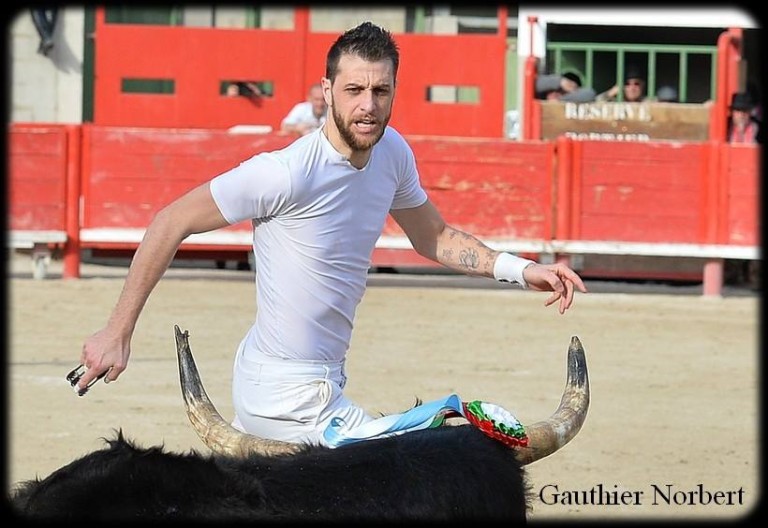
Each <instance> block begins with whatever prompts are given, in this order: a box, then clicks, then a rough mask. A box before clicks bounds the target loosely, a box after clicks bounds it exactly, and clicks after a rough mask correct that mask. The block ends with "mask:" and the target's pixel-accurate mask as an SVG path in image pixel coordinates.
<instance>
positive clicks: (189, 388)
mask: <svg viewBox="0 0 768 528" xmlns="http://www.w3.org/2000/svg"><path fill="white" fill-rule="evenodd" d="M174 330H175V333H176V356H177V359H178V362H179V381H180V383H181V394H182V396H183V397H184V404H185V406H186V409H187V417H188V418H189V421H190V422H191V423H192V426H193V427H194V428H195V431H196V432H197V435H198V436H199V437H200V439H201V440H202V441H203V443H204V444H205V445H206V446H208V448H209V449H210V450H211V451H213V452H214V453H218V454H222V455H229V456H235V457H238V458H240V457H246V456H248V455H251V454H258V455H267V456H273V455H284V454H290V453H295V452H296V451H298V450H299V449H300V446H299V445H298V444H291V443H288V442H279V441H277V440H267V439H264V438H259V437H256V436H253V435H248V434H244V433H241V432H240V431H238V430H237V429H235V428H234V427H232V426H231V425H230V424H229V423H228V422H227V421H225V420H224V418H222V417H221V414H219V411H217V410H216V407H215V406H214V405H213V403H211V400H210V398H208V394H207V393H206V392H205V388H204V387H203V383H202V381H201V380H200V373H199V372H198V371H197V365H195V359H194V357H192V350H191V348H190V346H189V332H188V331H186V330H185V331H184V332H182V331H181V329H180V328H179V327H178V325H175V326H174Z"/></svg>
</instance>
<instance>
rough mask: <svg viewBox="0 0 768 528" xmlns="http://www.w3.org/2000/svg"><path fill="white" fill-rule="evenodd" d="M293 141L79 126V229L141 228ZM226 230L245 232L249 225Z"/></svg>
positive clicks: (223, 133) (216, 132) (208, 132)
mask: <svg viewBox="0 0 768 528" xmlns="http://www.w3.org/2000/svg"><path fill="white" fill-rule="evenodd" d="M292 140H293V138H291V137H287V136H282V135H275V134H265V135H253V134H249V135H239V134H230V133H228V132H226V131H222V130H197V129H149V128H123V127H102V126H84V137H83V144H84V152H83V183H82V194H83V205H82V207H83V210H82V226H81V227H82V228H84V229H94V228H97V229H104V228H113V229H123V228H142V229H143V228H146V227H147V225H149V222H150V221H151V220H152V216H153V215H154V213H156V212H157V211H159V210H160V209H161V208H162V207H163V206H164V205H166V204H168V203H170V202H171V201H173V200H174V199H175V198H177V197H179V196H181V195H182V194H183V193H185V192H186V191H189V190H191V189H192V188H193V187H195V186H197V185H199V184H201V183H203V182H205V181H208V180H210V179H211V178H212V177H214V176H216V175H217V174H219V173H221V172H224V171H226V170H228V169H230V168H233V167H235V166H237V165H238V164H239V163H240V162H241V161H244V160H246V159H248V158H250V157H252V156H253V155H254V154H256V153H258V152H262V151H267V150H275V149H278V148H282V147H284V146H287V145H288V144H289V143H290V142H291V141H292ZM226 229H229V230H240V231H243V230H250V224H248V223H241V224H238V225H236V226H230V227H228V228H226ZM118 242H119V241H118ZM134 245H135V244H134Z"/></svg>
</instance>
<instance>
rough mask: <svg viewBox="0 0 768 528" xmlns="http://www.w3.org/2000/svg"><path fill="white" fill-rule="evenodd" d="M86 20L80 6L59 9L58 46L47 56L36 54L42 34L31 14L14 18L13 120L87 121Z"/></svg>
mask: <svg viewBox="0 0 768 528" xmlns="http://www.w3.org/2000/svg"><path fill="white" fill-rule="evenodd" d="M54 5H55V3H54ZM83 22H84V14H83V9H82V8H81V7H60V8H59V11H58V19H57V21H56V26H55V29H54V47H53V49H52V50H51V51H50V52H49V54H48V56H45V55H42V54H40V53H38V52H37V48H38V46H39V44H40V36H39V35H38V33H37V30H36V29H35V26H34V24H33V23H32V15H31V13H30V10H29V9H22V10H20V11H18V12H17V14H16V15H15V16H14V18H13V20H12V22H11V24H10V25H9V26H8V27H9V34H8V35H7V36H6V38H7V39H8V44H9V48H10V49H9V55H8V56H9V57H10V64H9V65H8V73H9V75H10V79H9V87H10V94H9V95H10V97H9V104H10V108H9V109H8V110H9V112H8V114H9V115H8V117H9V120H10V121H11V122H34V123H80V122H82V115H83V104H82V103H83V31H84V26H83Z"/></svg>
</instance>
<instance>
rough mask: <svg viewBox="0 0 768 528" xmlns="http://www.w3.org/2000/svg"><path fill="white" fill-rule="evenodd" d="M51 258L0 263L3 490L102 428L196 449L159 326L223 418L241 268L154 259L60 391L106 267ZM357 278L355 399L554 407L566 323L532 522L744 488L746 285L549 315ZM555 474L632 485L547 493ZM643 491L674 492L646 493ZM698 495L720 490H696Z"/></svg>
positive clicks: (590, 302)
mask: <svg viewBox="0 0 768 528" xmlns="http://www.w3.org/2000/svg"><path fill="white" fill-rule="evenodd" d="M55 266H56V263H55V262H54V264H53V266H52V268H51V274H50V275H49V276H48V277H47V278H46V279H43V280H33V279H32V278H31V271H30V265H29V260H28V258H23V259H18V258H13V259H9V265H8V272H7V275H8V277H9V278H8V284H7V286H8V310H7V322H8V323H9V326H8V328H9V330H10V333H9V336H8V338H7V344H8V354H7V375H8V377H7V381H8V382H9V383H8V384H7V388H8V389H7V392H6V394H7V397H8V398H9V401H8V405H7V410H8V412H7V416H8V428H7V432H8V434H7V440H8V443H9V446H8V449H7V461H6V462H7V463H6V467H7V475H6V479H7V483H6V489H9V488H10V487H12V486H13V484H14V483H16V482H18V481H20V480H25V479H31V478H34V477H36V476H39V477H44V476H47V475H48V474H49V473H51V472H52V471H54V470H55V469H57V468H59V467H61V466H62V465H64V464H67V463H68V462H70V461H71V460H73V459H74V458H76V457H79V456H81V455H83V454H85V453H86V452H89V451H91V450H94V449H98V448H100V447H102V446H103V442H102V440H101V438H102V437H111V436H112V435H113V431H114V430H115V429H117V428H122V429H123V431H124V432H125V433H126V434H127V436H129V437H131V438H133V439H135V440H137V441H138V443H140V444H142V445H151V444H164V445H165V447H166V448H167V449H169V450H173V451H188V450H189V449H192V448H194V449H197V450H200V451H203V452H205V451H206V448H205V447H204V445H203V444H202V443H201V441H200V440H199V439H198V438H197V436H196V434H195V432H194V431H193V429H192V427H191V426H190V424H189V423H188V420H187V417H186V414H185V412H184V407H183V403H182V399H181V396H180V391H179V383H178V374H177V367H176V357H175V344H174V337H173V326H174V324H178V325H179V326H181V328H182V329H188V330H189V331H190V343H191V347H192V351H193V353H194V354H195V358H196V360H197V363H198V367H199V368H200V372H201V375H202V378H203V382H204V384H205V386H206V389H207V391H208V394H209V396H210V397H211V399H212V400H213V401H214V403H216V405H217V407H218V408H219V410H220V412H221V413H222V414H223V415H224V416H225V417H226V418H230V417H231V416H232V407H231V402H230V394H229V387H230V381H231V362H232V356H233V353H234V350H235V347H236V346H237V344H238V342H239V341H240V339H241V338H242V336H243V334H244V332H245V331H246V330H247V328H248V327H249V325H250V324H251V321H252V317H253V313H254V310H255V306H254V286H253V282H252V275H251V273H250V272H245V271H235V270H227V269H225V270H213V269H211V270H207V271H199V270H198V271H194V270H189V269H175V268H174V269H171V270H169V272H168V274H167V277H166V279H165V280H163V281H161V283H160V284H159V286H158V287H157V289H156V290H155V292H154V293H153V294H152V296H151V297H150V300H149V302H148V304H147V306H146V308H145V310H144V313H143V315H142V317H141V319H140V320H139V324H138V327H137V329H136V333H135V337H134V340H133V356H132V360H131V362H130V363H129V366H128V369H127V370H126V372H125V373H124V374H123V375H122V376H121V378H120V379H119V380H118V382H117V383H114V384H110V385H104V384H103V383H98V384H97V385H96V386H94V387H93V388H92V390H91V392H90V393H89V394H88V395H87V396H85V397H82V398H78V397H77V396H76V395H75V394H74V393H73V392H72V390H71V389H70V387H69V385H68V383H67V382H66V381H65V380H64V376H65V375H66V373H67V372H68V371H69V370H70V369H71V368H73V367H74V366H76V365H77V364H78V363H79V361H78V360H79V356H80V349H81V347H82V342H83V340H84V339H85V338H86V337H87V336H88V335H90V334H91V333H92V332H94V331H96V330H97V329H98V328H100V327H101V325H103V323H104V322H105V320H106V317H107V315H108V313H109V311H110V310H111V308H112V306H113V303H114V302H115V300H116V298H117V296H118V293H119V291H120V289H121V287H122V278H123V277H124V275H125V268H124V267H114V266H112V267H110V266H103V265H95V264H91V265H85V266H83V276H82V278H81V279H80V280H62V279H60V278H58V277H60V272H59V275H58V277H57V276H56V273H57V272H56V268H55ZM475 280H478V281H483V279H475ZM371 282H372V285H371V287H370V288H369V289H368V292H367V293H366V296H365V297H364V299H363V302H362V304H361V305H360V308H359V310H358V317H357V326H356V330H355V332H354V336H353V341H352V347H351V351H350V353H349V359H348V366H347V371H348V376H349V382H348V385H347V390H348V394H349V396H351V397H352V398H353V399H355V400H357V401H358V402H359V403H361V404H362V405H364V406H365V407H366V408H368V409H370V410H371V411H372V412H378V411H380V412H385V413H386V412H399V411H401V410H403V409H405V408H408V407H410V406H411V405H412V404H413V403H414V401H415V398H416V397H419V398H421V399H423V400H425V401H429V400H432V399H436V398H439V397H442V396H445V395H447V394H449V393H451V392H456V393H458V394H459V395H460V396H461V397H462V398H463V399H466V400H472V399H481V400H486V401H490V402H494V403H497V404H499V405H502V406H503V407H505V408H507V409H508V410H510V411H511V412H513V413H514V414H515V415H516V416H517V417H518V418H519V419H520V420H521V421H522V422H523V423H530V422H533V421H537V420H539V419H542V418H544V417H546V416H548V415H549V414H550V413H551V412H552V411H554V409H555V408H556V407H557V404H558V402H559V399H560V395H561V392H562V389H563V385H564V382H565V359H566V353H567V349H568V344H569V342H570V339H571V336H574V335H576V336H578V337H579V338H580V339H581V341H582V343H583V345H584V347H585V349H586V352H587V361H588V366H589V377H590V382H591V388H592V404H591V407H590V410H589V415H588V417H587V420H586V423H585V424H584V427H583V429H582V430H581V432H580V433H579V435H578V436H577V437H576V438H575V439H574V440H573V441H572V442H571V443H570V444H568V445H567V446H566V447H565V448H563V449H562V450H561V451H559V452H558V453H555V454H554V455H552V456H551V457H548V458H546V459H543V460H541V461H538V462H536V463H535V464H532V465H530V466H529V467H528V471H529V472H528V474H529V480H530V484H531V488H532V490H533V492H534V493H535V499H534V501H533V509H532V511H531V514H530V519H531V521H532V522H535V521H539V520H541V521H548V520H559V519H567V520H607V519H640V520H650V519H654V520H664V519H667V520H685V519H694V520H704V519H713V518H714V519H730V520H735V519H738V518H740V517H742V516H744V515H746V514H748V513H749V512H750V511H751V510H752V509H753V508H755V506H756V505H758V504H759V503H760V502H761V501H760V499H761V491H762V490H761V489H759V458H758V448H759V447H758V446H759V445H760V444H759V442H760V438H759V401H758V396H759V387H760V378H759V369H758V367H759V356H758V350H759V340H760V336H759V333H758V315H759V294H758V293H756V292H754V293H752V294H748V295H735V296H729V295H724V296H723V297H722V298H704V297H701V296H700V295H699V294H698V293H696V292H693V293H682V294H681V293H659V292H651V293H646V292H643V291H633V292H631V293H621V292H616V293H597V292H592V293H590V294H587V295H578V296H577V299H576V303H575V305H574V307H573V308H572V310H571V311H570V312H569V313H567V314H566V315H564V316H561V315H559V314H558V313H557V311H556V310H555V309H554V308H544V306H543V302H544V299H545V298H546V295H545V294H543V293H535V292H529V291H521V290H518V289H512V288H505V289H501V288H497V287H495V286H494V287H492V288H488V287H482V288H466V287H461V288H459V287H450V286H449V285H450V282H446V281H439V280H435V281H434V284H435V285H436V286H431V287H430V286H426V287H425V286H415V285H414V286H409V285H407V284H404V283H402V282H400V283H396V282H393V283H388V282H387V281H386V280H383V279H382V280H376V281H375V284H374V280H373V279H372V281H371ZM483 282H484V281H483ZM392 284H399V285H392ZM478 284H480V283H478ZM447 285H448V286H447ZM555 486H556V487H557V490H558V491H559V492H561V493H562V492H579V494H581V492H585V493H590V492H591V490H593V489H594V490H595V491H598V487H599V486H602V488H603V490H605V491H607V492H613V494H614V496H615V495H616V494H620V493H623V492H628V493H625V496H626V497H631V498H632V499H631V500H629V501H626V502H628V503H627V504H624V505H605V504H603V505H601V504H586V505H585V504H578V505H577V504H559V503H558V504H548V502H552V501H556V499H555V497H554V496H553V495H552V493H550V492H551V491H553V490H554V487H555ZM657 489H658V490H661V491H663V492H665V493H666V494H668V495H669V494H670V493H669V492H670V491H671V492H672V493H671V495H672V500H674V499H676V500H677V501H678V502H680V503H679V504H677V503H674V502H673V503H672V504H667V503H666V502H665V500H664V498H663V497H662V496H661V495H656V496H655V497H654V490H657ZM541 490H544V492H545V496H544V497H543V498H544V500H542V498H541V497H539V493H540V491H541ZM718 492H719V493H718ZM716 496H718V497H721V498H720V499H718V501H717V502H721V504H715V501H714V500H710V503H709V504H702V502H703V501H706V499H707V497H710V498H713V497H716ZM729 497H730V499H731V501H730V504H728V503H725V502H727V500H726V499H727V498H729ZM691 498H692V499H693V500H692V502H693V503H690V502H689V499H691ZM739 498H740V499H741V500H739Z"/></svg>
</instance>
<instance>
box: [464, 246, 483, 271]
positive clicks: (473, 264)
mask: <svg viewBox="0 0 768 528" xmlns="http://www.w3.org/2000/svg"><path fill="white" fill-rule="evenodd" d="M459 262H460V263H461V265H462V266H464V267H465V268H468V269H472V270H475V269H477V265H478V263H479V262H480V257H479V255H478V254H477V251H475V250H474V249H464V250H462V251H461V253H459Z"/></svg>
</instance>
